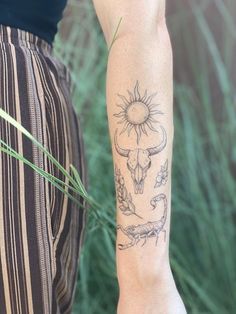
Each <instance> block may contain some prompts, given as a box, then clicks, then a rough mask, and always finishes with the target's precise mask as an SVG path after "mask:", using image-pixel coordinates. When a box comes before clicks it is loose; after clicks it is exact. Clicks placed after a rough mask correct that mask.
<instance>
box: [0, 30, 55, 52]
mask: <svg viewBox="0 0 236 314" xmlns="http://www.w3.org/2000/svg"><path fill="white" fill-rule="evenodd" d="M0 43H11V44H13V45H16V46H25V47H28V48H31V49H36V50H43V51H47V52H48V53H49V54H51V53H52V49H53V46H52V44H49V43H48V42H47V41H46V40H44V39H43V38H41V37H39V36H37V35H35V34H33V33H31V32H29V31H26V30H23V29H19V28H15V27H12V26H9V25H3V24H0Z"/></svg>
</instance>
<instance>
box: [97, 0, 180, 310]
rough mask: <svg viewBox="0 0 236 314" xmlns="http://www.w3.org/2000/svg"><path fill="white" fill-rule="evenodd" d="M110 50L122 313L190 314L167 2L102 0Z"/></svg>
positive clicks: (109, 87) (110, 110) (102, 18)
mask: <svg viewBox="0 0 236 314" xmlns="http://www.w3.org/2000/svg"><path fill="white" fill-rule="evenodd" d="M94 4H95V8H96V12H97V15H98V18H99V21H100V24H101V26H102V29H103V32H104V35H105V38H106V42H107V45H108V47H109V46H110V45H111V43H112V38H113V35H114V33H115V30H116V27H117V24H118V23H119V20H120V18H122V21H121V24H120V27H119V30H118V33H117V37H116V39H115V41H114V43H113V45H112V48H111V50H110V54H109V58H108V66H107V85H106V86H107V89H106V98H107V113H108V122H109V132H110V138H111V143H112V152H113V162H114V174H115V181H116V195H117V202H116V203H117V247H116V259H117V275H118V280H119V287H120V297H119V305H118V313H119V314H133V313H137V314H139V313H140V314H143V313H150V314H152V313H168V314H169V313H171V314H172V313H175V314H177V313H181V314H182V313H185V310H184V306H183V304H182V301H181V299H180V297H179V294H178V292H177V289H176V287H175V283H174V280H173V276H172V273H171V270H170V266H169V229H170V202H171V163H172V143H173V133H174V127H173V104H172V102H173V101H172V99H173V78H172V50H171V44H170V39H169V34H168V31H167V27H166V22H165V2H164V0H161V1H157V0H139V1H137V0H129V1H127V0H120V1H118V0H116V1H115V0H114V1H112V0H110V1H107V0H94Z"/></svg>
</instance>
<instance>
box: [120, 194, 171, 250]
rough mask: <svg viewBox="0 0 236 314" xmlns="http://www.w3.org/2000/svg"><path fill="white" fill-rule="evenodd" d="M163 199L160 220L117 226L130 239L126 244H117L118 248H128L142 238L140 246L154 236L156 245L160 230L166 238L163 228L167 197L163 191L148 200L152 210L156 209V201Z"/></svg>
mask: <svg viewBox="0 0 236 314" xmlns="http://www.w3.org/2000/svg"><path fill="white" fill-rule="evenodd" d="M160 201H163V204H164V212H163V215H162V217H161V219H160V220H157V221H148V222H147V223H145V224H139V225H131V226H128V227H126V228H124V227H123V226H121V225H118V226H117V230H119V229H120V230H121V231H122V232H123V233H124V234H125V235H126V236H127V237H128V238H129V239H130V240H131V241H130V242H129V243H127V244H118V248H119V249H120V250H124V249H128V248H130V247H132V246H134V245H136V244H138V243H139V241H140V240H141V239H144V242H143V244H142V246H144V244H145V243H146V242H147V239H148V238H151V237H156V242H155V245H157V241H158V237H159V234H160V233H161V232H164V240H166V230H165V229H164V226H165V222H166V218H167V198H166V195H165V194H164V193H160V194H158V195H157V196H155V197H153V198H152V199H151V201H150V204H151V206H152V210H154V209H156V207H157V203H158V202H160Z"/></svg>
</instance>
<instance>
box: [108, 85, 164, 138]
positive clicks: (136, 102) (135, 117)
mask: <svg viewBox="0 0 236 314" xmlns="http://www.w3.org/2000/svg"><path fill="white" fill-rule="evenodd" d="M127 92H128V94H129V97H128V98H126V97H125V96H124V95H120V94H118V97H119V98H120V100H121V101H122V104H117V106H118V107H120V108H121V111H120V112H119V113H115V114H114V116H115V117H117V118H119V121H118V123H119V124H123V128H122V130H121V132H120V134H122V133H124V132H125V131H127V133H128V136H129V135H130V132H131V131H132V130H134V131H135V133H136V136H137V144H138V143H139V141H140V138H141V135H142V134H145V135H147V128H149V129H150V130H151V131H154V132H157V129H156V128H155V127H154V125H153V123H156V122H159V121H157V120H156V119H155V118H154V115H157V114H163V113H162V112H161V111H160V110H157V109H156V107H157V106H159V105H158V104H156V103H154V102H153V98H154V96H156V94H157V93H154V94H151V95H148V93H147V90H145V92H144V95H142V96H141V94H140V91H139V82H138V81H137V82H136V84H135V87H134V91H133V93H132V92H130V91H129V90H127Z"/></svg>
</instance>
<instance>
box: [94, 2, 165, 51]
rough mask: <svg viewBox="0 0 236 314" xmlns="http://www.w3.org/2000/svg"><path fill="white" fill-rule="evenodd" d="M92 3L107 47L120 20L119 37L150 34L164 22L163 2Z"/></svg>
mask: <svg viewBox="0 0 236 314" xmlns="http://www.w3.org/2000/svg"><path fill="white" fill-rule="evenodd" d="M93 3H94V7H95V10H96V13H97V17H98V19H99V22H100V25H101V27H102V30H103V33H104V36H105V38H106V41H107V44H108V45H109V43H110V42H111V40H112V37H113V35H114V33H115V30H116V28H117V25H118V23H119V21H120V19H121V18H122V23H121V25H120V27H119V36H122V35H123V34H126V33H135V34H140V33H146V34H150V33H152V32H155V31H156V30H157V25H158V23H159V22H162V21H164V20H165V0H93Z"/></svg>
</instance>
